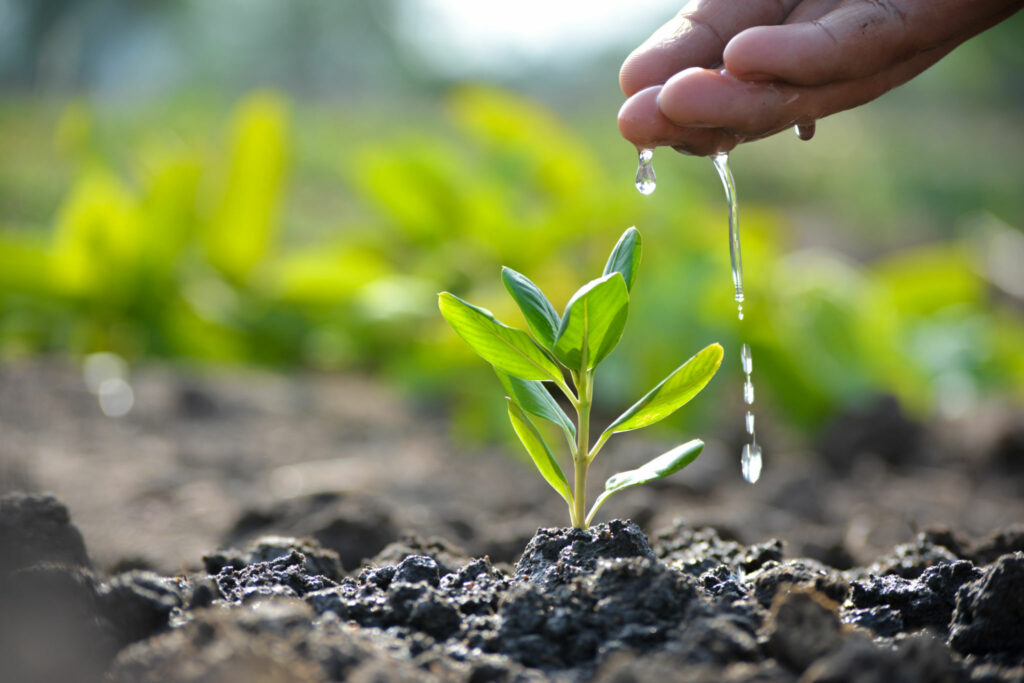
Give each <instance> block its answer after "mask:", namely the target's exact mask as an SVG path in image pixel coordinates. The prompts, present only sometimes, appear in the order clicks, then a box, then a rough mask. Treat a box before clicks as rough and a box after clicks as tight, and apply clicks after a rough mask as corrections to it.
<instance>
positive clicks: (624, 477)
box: [587, 439, 704, 524]
mask: <svg viewBox="0 0 1024 683" xmlns="http://www.w3.org/2000/svg"><path fill="white" fill-rule="evenodd" d="M702 450H704V442H703V441H701V440H700V439H694V440H693V441H687V442H686V443H684V444H683V445H681V446H676V447H675V448H673V449H672V450H670V451H669V452H667V453H663V454H661V455H659V456H658V457H657V458H655V459H654V460H651V461H650V462H648V463H646V464H644V465H641V466H640V467H638V468H636V469H635V470H628V471H626V472H619V473H618V474H613V475H612V476H610V477H609V478H608V481H606V482H605V483H604V491H603V492H602V493H601V495H600V496H598V497H597V500H595V501H594V506H593V507H592V508H590V512H589V513H588V514H587V524H589V523H590V520H591V519H593V518H594V514H595V513H596V512H597V511H598V509H599V508H600V507H601V506H602V505H604V502H605V501H606V500H608V498H609V496H611V495H612V494H613V493H618V492H619V491H621V490H623V489H628V488H630V487H632V486H639V485H640V484H647V483H650V482H652V481H656V480H658V479H664V478H665V477H667V476H669V475H671V474H675V473H676V472H678V471H679V470H681V469H683V468H684V467H686V466H687V465H689V464H690V463H691V462H693V461H694V460H696V459H697V456H698V455H700V452H701V451H702Z"/></svg>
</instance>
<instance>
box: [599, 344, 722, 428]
mask: <svg viewBox="0 0 1024 683" xmlns="http://www.w3.org/2000/svg"><path fill="white" fill-rule="evenodd" d="M721 364H722V346H721V345H720V344H711V345H710V346H707V347H705V348H704V349H702V350H701V351H699V352H698V353H697V354H696V355H695V356H693V358H691V359H690V360H688V361H686V362H685V363H683V364H682V365H680V366H679V367H678V368H676V370H675V371H674V372H673V373H672V374H671V375H669V376H668V377H666V378H665V379H663V380H662V381H661V383H660V384H658V386H656V387H654V388H653V389H651V390H650V391H649V392H647V395H646V396H644V397H643V398H641V399H640V400H639V401H637V402H636V403H634V404H633V405H632V407H630V408H629V409H628V410H627V411H626V412H624V413H623V414H622V415H620V416H619V417H618V418H616V419H615V421H614V422H612V423H611V424H610V425H608V429H606V430H605V431H606V432H612V433H617V432H628V431H630V430H631V429H640V428H641V427H646V426H648V425H651V424H654V423H655V422H658V421H659V420H663V419H665V418H666V417H668V416H669V415H671V414H672V413H674V412H675V411H677V410H679V409H680V408H681V407H682V406H684V405H685V404H686V403H687V402H688V401H689V400H690V399H691V398H693V397H694V396H696V395H697V394H698V393H699V392H700V390H701V389H703V388H704V386H705V385H706V384H707V383H708V382H709V381H711V378H712V377H713V376H714V374H715V372H716V371H717V370H718V366H719V365H721Z"/></svg>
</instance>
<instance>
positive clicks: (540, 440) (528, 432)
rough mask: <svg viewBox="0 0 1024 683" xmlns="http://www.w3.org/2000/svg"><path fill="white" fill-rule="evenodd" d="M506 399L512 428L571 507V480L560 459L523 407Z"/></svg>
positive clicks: (554, 487) (534, 461)
mask: <svg viewBox="0 0 1024 683" xmlns="http://www.w3.org/2000/svg"><path fill="white" fill-rule="evenodd" d="M506 401H507V402H508V419H509V420H511V422H512V428H513V429H515V430H516V435H517V436H519V440H520V441H522V442H523V446H525V447H526V451H527V452H528V453H529V454H530V457H531V458H532V459H533V464H534V465H536V466H537V469H538V470H539V471H540V474H541V476H542V477H544V479H545V481H547V482H548V483H549V484H551V488H553V489H554V490H555V491H557V492H558V495H560V496H562V498H564V499H565V502H566V503H568V504H569V507H572V492H571V491H570V490H569V481H568V480H567V479H566V478H565V475H564V474H563V473H562V468H561V467H559V466H558V461H557V460H555V457H554V456H553V455H551V449H550V448H548V444H547V442H546V441H544V437H543V436H541V435H540V432H538V431H537V427H536V426H535V425H534V424H533V422H531V421H530V418H529V417H527V416H526V413H524V412H523V409H522V408H520V407H519V406H517V405H516V403H515V401H513V400H512V399H510V398H508V399H506Z"/></svg>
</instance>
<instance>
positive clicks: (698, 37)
mask: <svg viewBox="0 0 1024 683" xmlns="http://www.w3.org/2000/svg"><path fill="white" fill-rule="evenodd" d="M796 4H797V0H745V1H744V2H732V1H731V0H725V1H722V0H694V1H693V2H690V3H689V4H688V5H687V6H686V7H684V8H683V9H682V11H680V12H679V14H677V15H676V16H675V17H673V18H672V19H671V20H670V21H669V22H667V23H666V24H665V25H663V26H662V27H661V28H659V29H658V30H657V31H655V32H654V34H653V35H652V36H651V37H650V38H648V39H647V40H646V41H645V42H644V43H643V44H642V45H641V46H640V47H638V48H637V49H635V50H633V52H632V53H631V54H630V55H629V56H628V57H627V58H626V60H625V61H624V62H623V64H622V68H621V69H620V71H619V85H620V86H621V87H622V92H624V93H625V94H626V96H627V97H628V96H630V95H634V94H636V93H637V92H639V91H641V90H643V89H644V88H647V87H650V86H652V85H660V84H662V83H664V82H665V81H667V80H668V79H669V78H670V77H671V76H672V75H673V74H675V73H676V72H678V71H681V70H683V69H685V68H687V67H691V66H703V67H710V66H712V65H714V64H718V63H720V62H721V61H722V50H723V49H725V45H726V43H727V42H728V41H729V40H730V39H731V38H732V37H733V36H735V35H736V34H737V33H739V32H740V31H742V30H743V29H746V28H748V27H750V26H757V25H759V24H765V23H768V24H777V23H779V22H781V21H782V20H783V19H785V17H786V14H788V13H789V11H790V10H791V9H792V7H793V6H795V5H796Z"/></svg>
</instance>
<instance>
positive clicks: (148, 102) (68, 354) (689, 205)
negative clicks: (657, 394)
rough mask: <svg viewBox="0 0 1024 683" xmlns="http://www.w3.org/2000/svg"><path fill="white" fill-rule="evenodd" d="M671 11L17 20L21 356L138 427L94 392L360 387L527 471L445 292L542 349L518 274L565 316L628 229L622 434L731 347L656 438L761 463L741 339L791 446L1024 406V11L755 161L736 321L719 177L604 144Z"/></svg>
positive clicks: (117, 15)
mask: <svg viewBox="0 0 1024 683" xmlns="http://www.w3.org/2000/svg"><path fill="white" fill-rule="evenodd" d="M678 4H679V3H678V2H673V1H663V0H646V1H644V2H638V1H637V0H632V1H631V2H623V1H619V2H614V1H610V0H602V1H597V0H589V1H588V2H577V1H572V2H569V1H566V2H559V3H552V2H539V1H525V0H524V1H522V2H518V3H512V4H505V5H503V7H502V10H501V12H500V13H498V12H496V11H494V10H493V9H492V8H491V6H490V5H489V4H488V3H466V2H456V1H455V0H373V1H369V0H362V1H357V0H350V1H347V2H334V1H331V0H301V1H297V2H277V1H274V0H244V1H243V0H220V1H218V2H211V1H203V0H141V1H140V0H131V1H129V0H0V360H2V363H3V364H5V365H6V366H8V367H11V366H12V365H17V364H19V363H24V362H26V361H31V359H34V358H49V359H54V358H56V359H70V360H71V361H72V362H74V363H76V364H77V363H81V362H84V361H85V359H87V358H91V359H92V362H91V366H90V367H92V369H93V371H94V373H99V374H98V375H96V377H98V378H99V379H95V381H93V384H95V386H94V387H93V389H94V391H96V392H100V394H101V396H100V398H101V399H103V398H104V396H106V398H107V399H108V400H107V402H106V403H103V402H102V400H101V405H102V406H103V410H104V412H106V413H107V414H108V415H117V414H123V413H124V412H127V411H128V410H130V409H131V407H132V400H133V399H132V397H131V396H130V395H129V396H127V397H126V396H125V392H127V391H130V384H128V383H127V382H126V381H125V382H122V383H121V384H109V383H108V384H107V385H106V387H107V388H106V389H104V390H103V391H102V392H101V391H100V388H99V387H100V385H101V384H102V383H103V381H104V378H106V379H110V378H111V377H113V378H115V379H119V380H120V379H122V377H121V375H123V374H125V372H126V371H125V370H124V367H128V368H131V367H138V366H140V365H145V364H147V363H151V362H154V361H158V362H159V363H162V364H169V365H170V366H171V367H176V368H187V369H192V370H194V369H196V368H210V367H222V366H225V365H227V366H232V367H249V366H255V367H261V368H271V369H274V370H281V371H288V372H290V371H302V372H304V373H307V372H311V373H357V374H359V375H361V376H368V377H371V378H373V379H374V381H379V382H381V383H383V384H385V385H387V386H388V387H391V388H393V389H394V390H395V391H397V392H400V393H401V395H403V396H405V397H407V398H408V399H410V400H411V401H412V403H413V405H414V406H417V410H420V411H422V414H423V415H425V416H428V417H431V418H434V417H437V418H441V419H444V420H446V421H448V422H447V424H448V425H449V426H450V430H451V434H453V435H454V436H455V438H456V439H457V441H458V442H459V443H463V444H470V445H472V444H485V443H492V442H495V441H504V440H506V439H508V438H509V437H510V434H511V430H509V429H508V428H507V425H506V424H505V418H504V405H503V402H502V400H501V392H500V389H499V388H498V387H499V385H498V383H497V381H496V380H495V378H494V377H493V376H492V375H491V373H490V371H489V369H487V367H486V366H485V364H484V363H482V362H481V361H479V360H478V359H476V358H474V357H472V355H471V353H470V352H469V350H468V349H467V348H466V347H465V346H464V344H463V343H462V342H461V340H460V339H458V338H457V337H456V335H455V334H454V333H453V332H452V331H451V330H450V329H449V328H448V327H447V326H446V325H445V324H444V322H443V321H442V319H441V318H440V316H439V315H438V312H437V307H436V298H435V296H436V293H437V292H438V291H440V290H451V291H453V292H455V293H457V294H459V295H461V296H464V297H465V298H467V299H469V300H471V301H473V302H475V303H478V304H480V305H483V306H486V307H489V308H491V309H492V310H493V311H494V312H495V313H496V314H497V315H498V317H499V318H501V319H503V320H505V321H506V322H509V323H512V324H522V321H521V319H520V317H519V314H518V312H517V311H515V309H514V308H513V306H512V304H511V302H510V301H509V300H508V298H507V297H506V296H505V294H504V291H503V289H502V287H501V283H500V280H499V277H498V273H499V268H500V266H501V265H502V264H505V265H508V266H511V267H513V268H515V269H517V270H520V271H522V272H524V273H526V274H527V275H529V276H530V277H531V278H532V279H533V280H534V281H535V282H537V283H538V284H540V285H541V286H542V287H543V288H544V289H545V291H546V292H547V293H548V295H549V297H550V298H551V299H552V300H553V301H554V302H555V304H556V307H561V306H562V305H563V304H564V302H565V301H566V300H567V298H568V297H569V295H570V294H571V293H572V291H574V290H575V288H576V287H577V286H579V285H580V284H581V283H583V282H585V281H586V280H588V279H590V278H592V277H595V276H596V275H598V274H599V272H600V268H601V266H602V265H603V261H604V259H605V257H606V255H607V253H608V250H609V249H610V248H611V246H612V244H614V241H615V239H616V238H617V237H618V235H619V234H621V232H622V231H623V230H624V229H625V228H626V227H628V226H630V225H636V226H637V227H638V228H639V229H640V230H641V232H642V233H643V235H644V238H645V244H646V253H645V262H644V265H643V268H642V269H641V272H640V279H639V282H638V285H637V288H636V289H635V290H634V293H635V297H634V298H635V303H634V305H633V307H632V309H631V321H630V324H629V326H628V327H627V330H626V334H625V337H624V339H623V342H622V345H621V346H620V348H619V349H618V350H617V351H616V353H614V354H613V355H612V356H611V358H610V359H609V361H608V363H607V368H606V369H603V370H602V374H601V375H600V377H599V380H598V381H599V382H600V386H599V390H598V391H599V394H600V396H599V400H600V401H601V405H600V406H599V410H603V411H607V412H608V413H609V414H611V413H616V411H617V410H621V408H622V406H623V405H628V404H629V403H630V402H632V400H634V399H635V397H636V396H638V395H640V394H641V393H642V392H644V391H646V389H647V388H649V386H650V385H651V384H653V383H654V382H655V381H657V380H658V379H660V378H661V377H662V376H664V375H665V374H666V373H667V372H668V371H670V370H671V369H672V368H674V367H675V366H676V365H678V364H679V363H680V362H681V361H682V360H683V359H685V358H687V357H689V356H690V355H691V354H692V353H693V352H695V351H696V350H697V349H699V348H701V347H703V346H704V345H706V344H708V343H710V342H712V341H721V342H722V343H723V344H724V345H725V346H726V349H727V360H726V363H725V366H723V371H722V372H721V373H720V375H719V377H718V379H716V381H715V382H713V383H712V385H711V386H710V387H709V389H708V390H707V393H706V394H705V395H703V396H701V397H700V399H699V400H697V401H695V402H694V403H693V405H692V407H691V408H688V409H687V410H685V411H683V413H681V414H680V416H679V418H678V419H674V420H672V421H671V424H669V425H666V426H665V428H664V429H665V430H668V431H669V432H673V431H675V432H683V433H693V432H694V431H697V432H699V433H700V434H702V435H703V434H705V433H719V434H727V435H728V434H732V435H733V436H734V437H735V438H736V439H739V438H740V437H741V435H742V410H741V407H740V406H741V403H740V400H739V393H740V388H741V385H742V375H741V372H740V367H739V359H738V355H739V354H738V349H739V344H740V343H741V342H742V341H749V343H750V344H751V345H752V347H753V350H754V359H755V370H754V378H755V385H756V388H757V404H756V405H757V411H758V415H759V419H763V420H764V421H765V423H766V424H771V425H773V427H772V428H769V431H768V434H769V435H770V434H772V431H771V429H774V430H775V431H774V433H775V435H776V438H777V439H778V440H779V442H780V443H781V442H786V443H797V444H799V443H803V442H807V441H810V440H815V439H820V438H821V435H822V434H824V433H825V432H826V430H827V428H828V425H830V424H834V421H835V419H836V418H837V416H839V415H841V414H843V413H844V411H845V412H849V411H851V410H852V411H856V410H859V409H861V407H863V406H865V405H872V404H873V403H872V402H877V401H878V400H879V399H878V397H880V396H888V397H891V398H889V399H887V402H885V403H883V405H885V406H891V405H892V400H895V401H896V404H897V405H898V406H899V410H900V411H902V412H903V413H904V414H905V415H907V416H909V417H910V418H912V419H915V420H933V419H962V418H965V417H971V416H975V415H978V414H981V413H984V412H985V411H986V410H991V409H998V410H1005V409H1006V407H1007V406H1010V407H1011V409H1016V408H1019V406H1021V404H1022V402H1024V351H1022V350H1024V233H1022V228H1024V129H1022V128H1024V127H1022V121H1024V118H1022V112H1024V49H1022V47H1021V46H1022V45H1024V15H1020V14H1018V15H1017V16H1015V17H1013V18H1012V19H1010V20H1009V21H1007V22H1005V23H1004V24H1002V25H1001V26H998V27H997V28H995V29H993V30H991V31H989V32H988V33H986V34H984V35H983V36H980V37H978V38H976V39H974V40H972V41H970V42H969V43H967V44H966V45H964V46H962V47H961V48H959V49H958V50H956V51H955V52H954V53H953V54H952V55H951V56H950V57H948V58H947V59H945V60H944V61H943V62H941V63H940V64H939V65H937V66H936V67H934V68H933V69H931V70H930V71H928V72H927V73H925V74H924V75H923V76H922V77H920V78H918V79H917V80H915V81H914V82H912V83H911V84H909V85H907V86H905V87H903V88H900V89H899V90H898V91H895V92H893V93H890V94H889V95H887V96H885V97H883V98H882V99H881V100H879V101H877V102H875V103H873V104H871V105H869V106H866V107H863V108H862V109H860V110H857V111H853V112H847V113H843V114H840V115H837V116H834V117H831V118H829V119H827V120H824V121H822V122H820V124H819V126H818V132H817V136H816V137H815V138H814V140H813V141H811V142H810V143H804V142H800V141H798V140H797V139H796V137H795V136H792V135H789V134H785V135H780V136H776V137H775V138H773V139H769V140H765V141H761V142H757V143H754V144H751V145H746V146H744V147H742V148H741V149H738V150H737V151H736V152H735V153H734V154H733V155H732V165H733V170H734V173H735V175H736V179H737V183H738V189H739V196H740V217H741V225H742V237H743V247H744V253H743V256H744V265H745V270H746V284H747V296H748V301H749V304H748V307H747V310H748V314H747V317H746V320H745V321H744V322H743V323H740V322H739V321H738V320H737V318H736V314H735V305H734V303H733V301H732V298H731V295H732V288H731V282H730V275H729V255H728V248H727V240H726V207H725V203H724V199H723V195H722V191H721V188H720V186H719V185H718V181H717V177H716V176H715V173H714V170H713V168H712V165H711V163H710V162H709V161H707V160H705V159H697V158H689V157H684V156H681V155H678V154H676V153H674V152H670V151H667V150H659V151H658V152H657V154H656V155H655V160H654V162H655V163H654V165H655V168H656V170H657V173H658V178H659V185H658V190H657V192H656V193H655V194H654V195H652V196H651V197H642V196H640V195H639V194H638V193H637V192H636V190H635V189H634V187H633V175H634V173H635V169H636V155H635V150H634V149H633V148H632V147H631V146H630V145H629V144H628V143H626V142H625V141H623V140H622V139H621V138H620V137H619V136H618V134H617V130H616V127H615V115H616V112H617V109H618V107H619V105H620V103H621V101H622V95H621V93H620V92H619V90H618V86H617V72H618V65H619V64H620V63H621V61H622V59H623V58H624V57H625V55H626V54H628V52H629V51H630V50H631V49H632V47H634V46H635V45H637V44H638V43H639V42H641V41H642V40H643V39H644V38H645V37H646V36H647V35H649V34H650V33H651V31H653V30H654V29H655V28H656V27H657V26H658V25H660V24H661V23H662V22H663V21H665V20H667V19H668V18H669V17H670V16H671V14H672V13H674V12H675V11H676V10H677V9H678V6H677V5H678ZM98 353H104V354H111V355H103V356H95V355H94V354H98ZM104 368H106V369H104ZM104 392H105V393H104ZM994 407H995V408H994ZM885 411H886V412H891V411H890V409H889V408H885ZM616 414H617V413H616ZM766 438H771V437H770V436H768V437H766ZM768 447H769V448H771V445H769V446H768ZM737 453H738V451H737ZM737 459H738V456H737Z"/></svg>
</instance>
